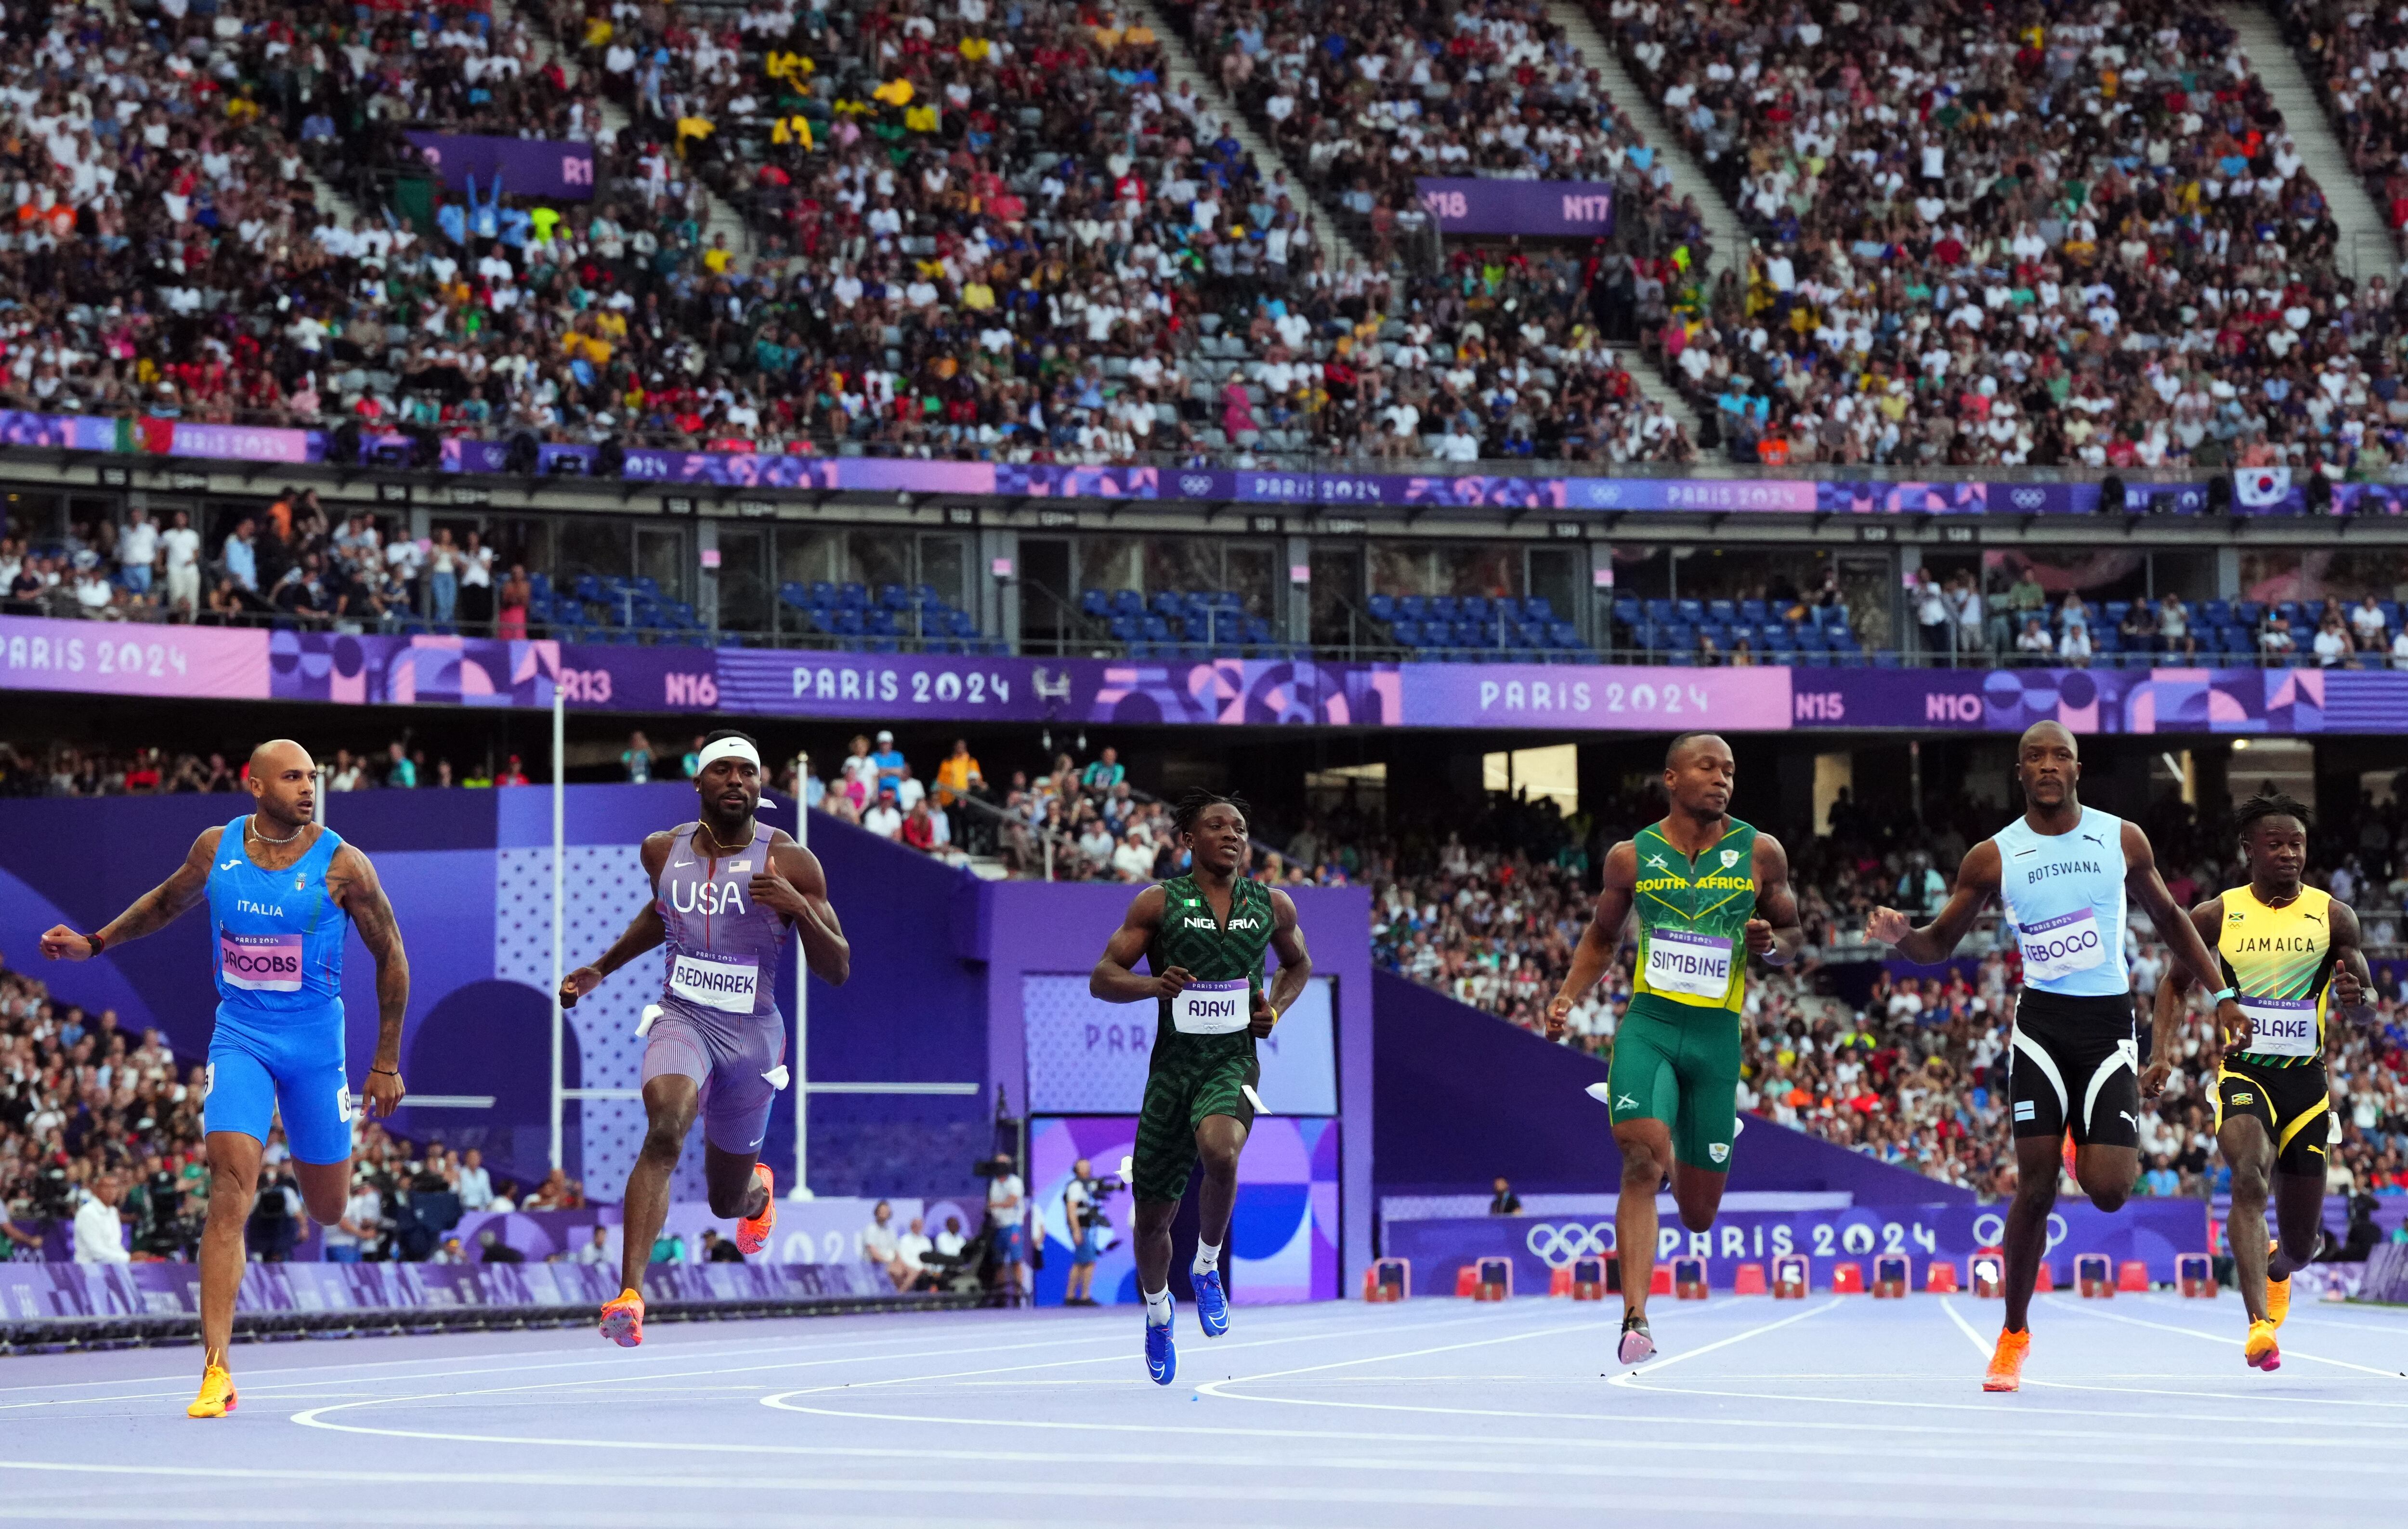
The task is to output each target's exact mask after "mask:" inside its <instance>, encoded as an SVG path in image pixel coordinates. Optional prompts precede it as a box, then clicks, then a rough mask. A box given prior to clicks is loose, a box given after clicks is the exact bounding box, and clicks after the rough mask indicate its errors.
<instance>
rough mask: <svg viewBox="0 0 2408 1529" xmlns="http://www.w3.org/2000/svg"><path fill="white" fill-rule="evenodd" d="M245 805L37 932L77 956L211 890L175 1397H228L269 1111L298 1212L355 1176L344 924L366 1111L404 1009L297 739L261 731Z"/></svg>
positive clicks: (321, 1204) (381, 925) (395, 1083)
mask: <svg viewBox="0 0 2408 1529" xmlns="http://www.w3.org/2000/svg"><path fill="white" fill-rule="evenodd" d="M244 784H246V785H247V786H249V787H250V788H251V799H252V810H251V812H250V813H248V814H247V815H245V816H243V817H240V818H236V820H234V822H230V823H227V824H226V825H225V826H224V827H222V828H212V829H208V831H206V832H204V833H203V834H202V835H201V836H200V837H199V838H197V839H194V840H193V849H192V853H191V854H189V855H187V856H186V857H185V859H184V864H183V865H181V866H179V867H178V869H177V871H176V873H175V874H174V875H173V876H170V877H169V878H167V879H166V880H165V881H162V882H161V883H159V885H158V886H156V887H154V888H152V889H151V890H150V892H148V893H144V894H143V895H142V896H141V898H140V899H138V900H137V901H136V903H135V905H134V906H133V907H129V908H127V909H126V910H125V911H124V912H123V913H121V914H119V915H118V916H117V918H116V919H115V920H113V921H111V922H109V923H108V924H106V925H104V926H103V927H101V928H100V929H99V930H97V931H95V932H93V933H92V934H89V935H79V934H77V933H76V932H75V931H74V930H71V929H69V928H67V927H66V926H65V924H61V925H59V926H58V927H57V928H54V929H52V930H50V932H49V933H47V934H45V935H44V936H42V953H43V954H44V955H46V956H49V957H50V958H52V959H53V960H63V961H84V960H88V959H90V958H91V957H93V956H95V955H98V954H99V953H100V952H101V951H103V950H107V949H108V948H109V947H111V946H114V945H122V944H124V943H125V942H126V941H127V940H130V939H138V938H140V937H141V936H144V935H148V934H151V933H153V932H155V931H157V930H160V929H164V928H165V927H166V926H167V925H168V924H169V923H172V922H175V920H176V919H177V918H178V917H179V915H181V914H183V913H185V912H186V911H188V910H190V909H191V908H193V907H198V906H199V905H200V903H201V902H202V901H203V900H204V899H207V901H208V905H209V922H210V925H211V928H212V930H213V932H214V934H215V936H216V945H217V984H218V1009H217V1026H216V1028H215V1030H214V1031H213V1032H212V1033H211V1035H210V1036H209V1065H208V1098H207V1101H206V1102H205V1103H204V1105H203V1107H202V1123H203V1126H204V1127H205V1129H206V1130H207V1132H208V1155H209V1213H208V1227H207V1229H206V1230H205V1231H204V1232H203V1233H202V1234H201V1392H200V1395H199V1396H197V1397H196V1398H194V1400H193V1404H192V1406H191V1407H189V1408H186V1409H185V1411H186V1413H187V1414H188V1415H189V1416H192V1417H195V1418H222V1417H224V1416H225V1415H226V1414H227V1413H229V1412H231V1411H233V1410H234V1409H235V1401H236V1396H235V1386H234V1377H233V1376H232V1375H231V1374H229V1373H228V1371H227V1369H226V1345H227V1344H228V1343H230V1342H231V1341H233V1337H234V1304H235V1293H236V1290H237V1289H239V1288H240V1286H241V1284H242V1271H243V1264H244V1250H243V1224H244V1222H248V1221H249V1220H250V1219H251V1196H252V1194H253V1193H255V1192H256V1190H257V1188H258V1185H259V1161H260V1155H261V1153H262V1151H263V1150H265V1145H266V1142H267V1133H268V1127H269V1123H270V1122H272V1121H275V1120H276V1119H278V1118H279V1117H281V1119H282V1121H283V1122H284V1138H285V1141H286V1143H287V1144H288V1145H289V1146H290V1147H291V1148H292V1150H293V1168H294V1177H295V1178H296V1179H299V1180H300V1184H301V1197H302V1199H303V1200H304V1201H305V1202H306V1203H307V1204H308V1207H309V1214H310V1215H312V1216H314V1217H316V1218H317V1219H318V1220H319V1221H320V1222H323V1223H324V1224H327V1225H330V1226H331V1225H333V1224H334V1223H335V1222H337V1221H340V1220H341V1219H342V1216H343V1204H344V1201H345V1200H346V1199H348V1198H349V1197H350V1195H351V1113H352V1111H351V1086H350V1079H349V1078H348V1076H347V1074H346V1073H345V1071H344V1059H343V937H344V936H345V934H346V933H347V932H348V931H349V930H351V929H352V928H354V927H356V928H357V929H358V930H359V934H360V942H361V943H362V944H363V945H366V947H367V950H368V954H370V955H371V956H374V957H375V958H376V966H377V1044H376V1055H375V1057H374V1059H373V1060H372V1061H371V1062H370V1063H369V1064H368V1072H367V1077H366V1081H364V1082H363V1083H362V1085H361V1089H360V1092H361V1093H362V1095H363V1096H364V1098H365V1099H366V1107H367V1112H368V1115H369V1117H370V1118H371V1119H373V1118H374V1117H376V1116H379V1115H390V1114H392V1113H393V1111H394V1107H396V1106H398V1105H399V1104H400V1103H401V1098H402V1086H401V1021H402V1015H403V1014H404V1012H406V1011H407V1010H408V1008H409V958H408V957H407V956H406V955H405V954H404V953H403V951H402V948H401V931H400V930H399V929H398V928H397V927H396V926H395V925H394V918H393V905H392V904H391V903H389V902H387V901H386V900H385V895H384V889H383V888H382V887H380V886H379V885H378V884H377V878H376V870H375V868H374V867H373V866H371V865H369V864H368V857H367V856H366V855H364V854H362V853H361V852H360V851H359V850H355V849H353V848H352V847H351V846H350V845H348V844H345V843H344V842H343V841H342V839H341V838H339V837H337V836H336V834H335V832H334V830H332V829H330V828H326V827H323V826H322V825H320V824H319V823H318V822H315V821H314V820H315V818H316V816H317V807H318V801H317V796H318V766H317V764H315V763H314V762H313V761H312V760H311V759H310V758H309V754H308V750H305V749H303V748H302V747H301V746H300V745H299V744H297V743H294V742H291V741H289V740H286V739H282V738H279V739H278V740H276V741H275V742H272V743H263V744H261V745H260V746H259V748H258V749H257V750H254V751H253V752H252V754H251V767H250V769H249V771H248V772H247V773H246V774H245V776H244Z"/></svg>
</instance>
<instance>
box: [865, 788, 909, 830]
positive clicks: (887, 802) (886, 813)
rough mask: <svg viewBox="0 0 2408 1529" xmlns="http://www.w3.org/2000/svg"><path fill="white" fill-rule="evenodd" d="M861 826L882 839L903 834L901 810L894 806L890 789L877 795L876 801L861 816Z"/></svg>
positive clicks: (893, 795) (893, 796)
mask: <svg viewBox="0 0 2408 1529" xmlns="http://www.w3.org/2000/svg"><path fill="white" fill-rule="evenodd" d="M861 826H862V827H864V828H867V829H868V830H869V831H870V832H871V833H873V834H875V835H877V836H879V837H880V838H882V839H891V838H896V837H898V836H900V835H901V834H902V832H903V809H902V808H900V807H896V805H895V793H894V791H893V789H892V788H889V789H886V790H882V791H881V792H880V793H878V800H877V801H875V802H872V803H871V804H870V805H869V810H868V811H867V812H865V813H863V814H862V815H861Z"/></svg>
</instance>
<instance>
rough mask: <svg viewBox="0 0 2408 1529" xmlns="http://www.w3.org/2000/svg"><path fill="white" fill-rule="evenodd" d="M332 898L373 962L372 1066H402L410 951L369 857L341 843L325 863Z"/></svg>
mask: <svg viewBox="0 0 2408 1529" xmlns="http://www.w3.org/2000/svg"><path fill="white" fill-rule="evenodd" d="M327 871H328V875H327V878H326V879H327V882H328V885H329V886H330V887H333V888H335V889H336V891H335V900H336V901H337V902H338V903H339V904H341V905H342V907H343V910H344V911H345V912H347V913H349V914H350V915H351V922H352V923H353V924H354V925H355V926H357V928H358V929H359V932H360V943H361V944H363V945H365V946H366V947H367V948H368V954H370V955H372V956H374V957H375V958H376V964H377V1044H376V1060H375V1062H374V1063H373V1064H371V1065H374V1066H379V1067H387V1068H391V1067H397V1066H399V1065H401V1022H402V1019H403V1017H404V1016H405V1015H406V1014H407V1013H408V1012H409V952H408V951H406V950H403V949H402V945H401V925H400V924H399V923H397V922H395V921H394V916H393V903H392V901H391V900H390V899H389V898H387V897H386V896H385V894H384V886H383V884H382V883H381V882H380V881H378V879H377V875H376V868H375V867H374V866H372V865H369V864H368V857H367V856H366V855H365V854H362V853H361V852H360V851H359V850H354V849H352V848H351V846H350V845H345V846H344V847H343V848H342V850H340V851H339V852H337V855H336V856H335V863H334V865H330V866H328V867H327Z"/></svg>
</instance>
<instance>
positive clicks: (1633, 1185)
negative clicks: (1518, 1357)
mask: <svg viewBox="0 0 2408 1529" xmlns="http://www.w3.org/2000/svg"><path fill="white" fill-rule="evenodd" d="M1736 773H1737V772H1736V767H1735V765H1734V764H1733V762H1732V759H1731V750H1730V745H1729V744H1727V743H1726V742H1724V741H1723V740H1722V739H1721V738H1719V737H1716V736H1714V735H1713V734H1712V733H1684V734H1682V735H1681V736H1678V737H1676V738H1674V739H1673V740H1672V745H1671V747H1670V749H1668V750H1665V753H1664V794H1665V797H1666V798H1667V802H1668V806H1667V810H1666V811H1665V814H1664V817H1663V820H1662V821H1661V822H1655V823H1650V824H1649V825H1648V826H1646V827H1645V828H1642V829H1641V830H1640V831H1639V833H1638V835H1637V836H1636V837H1633V838H1628V839H1625V840H1623V841H1622V842H1621V843H1620V844H1617V845H1615V846H1614V847H1613V849H1612V850H1609V851H1607V853H1606V857H1605V885H1604V888H1603V890H1602V891H1601V892H1599V893H1598V899H1597V911H1596V914H1595V916H1594V917H1592V918H1591V919H1590V920H1589V922H1588V927H1587V928H1586V929H1585V930H1584V931H1583V932H1582V934H1581V939H1580V945H1579V947H1578V949H1576V950H1574V951H1573V952H1572V965H1571V970H1570V971H1569V972H1567V973H1565V974H1564V982H1563V987H1562V988H1561V989H1560V990H1559V991H1558V992H1557V993H1555V999H1554V1001H1553V1002H1551V1003H1550V1004H1548V1006H1547V1034H1548V1035H1549V1036H1555V1037H1559V1036H1562V1035H1563V1033H1564V1023H1565V1021H1566V1020H1567V1019H1568V1018H1569V1017H1570V1014H1571V1010H1572V1005H1574V1004H1575V1003H1577V1002H1579V1001H1580V997H1581V994H1583V993H1586V992H1587V991H1588V990H1589V988H1590V987H1591V986H1593V985H1594V984H1595V983H1596V982H1597V979H1598V978H1600V977H1602V976H1604V975H1605V973H1606V971H1607V969H1608V968H1609V967H1611V966H1612V965H1613V962H1614V958H1615V957H1616V956H1618V955H1619V954H1620V953H1621V950H1622V934H1623V929H1624V926H1625V925H1626V924H1627V923H1628V922H1629V921H1630V916H1631V914H1632V913H1633V912H1634V911H1636V912H1637V914H1638V916H1639V961H1638V965H1636V966H1635V967H1634V968H1633V969H1632V972H1631V980H1630V986H1631V994H1630V1008H1629V1011H1628V1012H1627V1013H1626V1014H1625V1015H1624V1016H1623V1018H1622V1022H1621V1024H1620V1025H1619V1026H1618V1027H1617V1028H1616V1029H1615V1031H1614V1035H1613V1068H1612V1070H1611V1071H1609V1072H1608V1073H1607V1075H1606V1096H1607V1097H1606V1103H1607V1107H1608V1108H1609V1110H1610V1112H1611V1118H1612V1120H1613V1140H1614V1145H1615V1146H1617V1147H1619V1148H1620V1149H1621V1150H1622V1195H1621V1201H1620V1207H1619V1208H1618V1209H1617V1210H1616V1211H1615V1214H1614V1222H1613V1225H1614V1233H1615V1237H1614V1246H1615V1254H1616V1257H1617V1258H1618V1259H1619V1261H1620V1263H1621V1265H1622V1341H1621V1346H1620V1348H1619V1350H1618V1352H1619V1354H1620V1357H1621V1360H1622V1363H1624V1364H1626V1365H1637V1364H1640V1363H1641V1362H1643V1361H1644V1360H1646V1359H1647V1358H1648V1357H1649V1356H1651V1355H1652V1354H1654V1353H1655V1352H1656V1335H1655V1334H1654V1333H1653V1332H1652V1331H1651V1330H1650V1329H1649V1327H1648V1325H1647V1290H1648V1285H1649V1284H1650V1282H1651V1281H1653V1280H1654V1279H1655V1277H1656V1193H1658V1192H1659V1191H1660V1190H1661V1189H1662V1188H1663V1185H1664V1179H1665V1177H1666V1175H1667V1174H1668V1173H1669V1174H1670V1177H1671V1180H1672V1198H1673V1200H1674V1202H1675V1203H1676V1204H1678V1205H1679V1207H1680V1208H1681V1224H1682V1225H1684V1226H1686V1227H1687V1228H1688V1229H1689V1230H1690V1231H1692V1232H1703V1231H1706V1230H1708V1229H1709V1228H1711V1227H1712V1226H1713V1224H1714V1213H1715V1211H1716V1210H1718V1209H1719V1208H1720V1207H1721V1206H1722V1202H1723V1186H1724V1185H1725V1184H1726V1183H1727V1182H1729V1179H1730V1158H1731V1144H1732V1142H1733V1140H1734V1139H1735V1138H1736V1137H1737V1136H1738V1134H1739V1079H1740V1057H1741V1050H1742V1036H1741V1033H1740V1031H1741V1025H1742V1020H1741V1017H1740V1016H1741V1011H1742V1004H1743V1003H1744V1002H1745V999H1746V994H1747V958H1748V956H1749V955H1750V954H1755V955H1759V956H1762V957H1763V958H1764V960H1765V961H1766V963H1767V964H1769V965H1775V966H1785V965H1788V964H1789V963H1790V962H1792V961H1795V960H1796V959H1798V951H1799V947H1801V946H1803V945H1804V944H1805V942H1806V932H1805V930H1803V929H1802V928H1800V927H1799V922H1798V902H1797V899H1796V898H1795V897H1793V896H1792V895H1791V894H1790V891H1789V856H1788V853H1787V852H1786V851H1785V850H1783V849H1782V847H1781V841H1780V840H1779V839H1776V838H1774V837H1773V836H1771V835H1770V834H1765V833H1759V832H1757V831H1756V829H1755V828H1754V827H1752V826H1750V825H1749V824H1747V823H1744V822H1741V821H1740V820H1738V819H1737V818H1734V817H1732V816H1731V815H1730V799H1731V788H1732V783H1733V779H1734V778H1735V775H1736Z"/></svg>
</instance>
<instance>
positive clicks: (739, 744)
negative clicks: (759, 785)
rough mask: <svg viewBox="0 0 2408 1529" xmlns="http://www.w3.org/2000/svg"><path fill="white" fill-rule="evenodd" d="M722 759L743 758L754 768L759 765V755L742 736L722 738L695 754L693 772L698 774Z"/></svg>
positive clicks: (757, 767) (756, 768)
mask: <svg viewBox="0 0 2408 1529" xmlns="http://www.w3.org/2000/svg"><path fill="white" fill-rule="evenodd" d="M723 759H740V760H743V761H744V762H745V763H746V764H751V765H752V766H753V768H754V769H755V770H758V769H759V768H760V767H761V755H760V754H759V752H758V751H756V750H754V749H753V746H752V745H751V744H749V743H747V742H745V741H744V740H743V739H742V738H722V739H720V740H719V741H718V742H717V743H713V744H710V745H707V746H706V747H705V748H704V749H703V750H702V752H701V753H699V754H697V755H695V761H694V773H695V774H696V775H700V774H701V773H702V772H703V771H705V770H707V769H709V768H710V766H711V765H712V764H716V763H718V762H719V761H720V760H723Z"/></svg>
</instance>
